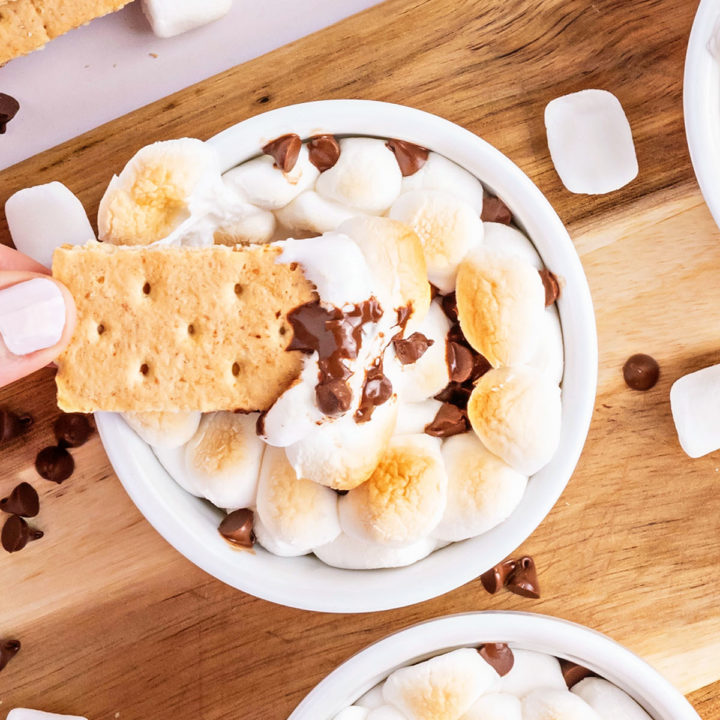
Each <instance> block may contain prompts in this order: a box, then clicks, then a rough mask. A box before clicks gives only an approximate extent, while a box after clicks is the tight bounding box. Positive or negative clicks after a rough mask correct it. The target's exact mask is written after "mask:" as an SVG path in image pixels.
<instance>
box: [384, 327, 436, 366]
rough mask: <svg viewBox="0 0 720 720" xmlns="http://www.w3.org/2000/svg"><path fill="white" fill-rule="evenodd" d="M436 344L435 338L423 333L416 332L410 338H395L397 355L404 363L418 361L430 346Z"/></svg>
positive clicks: (409, 363)
mask: <svg viewBox="0 0 720 720" xmlns="http://www.w3.org/2000/svg"><path fill="white" fill-rule="evenodd" d="M434 344H435V341H434V340H430V339H429V338H426V337H425V336H424V335H423V334H422V333H419V332H414V333H413V334H412V335H411V336H410V337H409V338H407V339H404V340H403V339H402V338H399V337H396V338H395V339H394V340H393V346H394V347H395V355H397V359H398V360H399V361H400V362H401V363H402V364H403V365H412V364H413V363H416V362H417V361H418V360H419V359H420V358H421V357H422V356H423V355H424V354H425V353H426V352H427V349H428V348H429V347H431V346H432V345H434Z"/></svg>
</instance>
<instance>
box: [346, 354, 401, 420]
mask: <svg viewBox="0 0 720 720" xmlns="http://www.w3.org/2000/svg"><path fill="white" fill-rule="evenodd" d="M392 391H393V387H392V383H391V382H390V378H389V377H388V376H387V375H385V371H384V370H383V361H382V357H380V358H378V359H377V360H376V361H375V365H373V366H372V367H370V368H369V369H368V370H366V371H365V382H364V383H363V388H362V394H361V396H360V403H359V404H358V409H357V410H356V411H355V415H354V416H353V417H354V420H355V422H357V423H363V422H367V421H368V420H370V418H371V417H372V414H373V412H374V411H375V408H376V407H378V406H380V405H382V404H383V403H386V402H387V401H388V400H389V399H390V396H391V395H392Z"/></svg>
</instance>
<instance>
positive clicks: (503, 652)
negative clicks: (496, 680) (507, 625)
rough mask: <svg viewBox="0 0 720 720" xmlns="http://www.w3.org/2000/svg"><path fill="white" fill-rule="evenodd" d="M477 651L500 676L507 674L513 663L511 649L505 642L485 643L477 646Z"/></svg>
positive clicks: (513, 658)
mask: <svg viewBox="0 0 720 720" xmlns="http://www.w3.org/2000/svg"><path fill="white" fill-rule="evenodd" d="M478 652H479V653H480V657H482V659H483V660H485V662H487V663H488V665H491V666H492V668H493V669H494V670H495V672H496V673H497V674H498V675H499V676H500V677H503V676H504V675H507V674H508V673H509V672H510V671H511V670H512V667H513V665H514V664H515V656H514V655H513V651H512V650H511V649H510V647H509V646H508V645H507V644H506V643H485V644H484V645H481V646H480V647H479V648H478Z"/></svg>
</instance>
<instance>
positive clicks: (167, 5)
mask: <svg viewBox="0 0 720 720" xmlns="http://www.w3.org/2000/svg"><path fill="white" fill-rule="evenodd" d="M231 7H232V0H142V10H143V13H145V17H147V19H148V22H149V23H150V27H152V31H153V32H154V33H155V34H156V35H157V36H158V37H161V38H168V37H173V36H174V35H180V33H184V32H187V31H188V30H194V29H195V28H197V27H201V26H202V25H207V24H208V23H211V22H214V21H215V20H218V19H220V18H221V17H223V15H227V13H228V11H229V10H230V8H231Z"/></svg>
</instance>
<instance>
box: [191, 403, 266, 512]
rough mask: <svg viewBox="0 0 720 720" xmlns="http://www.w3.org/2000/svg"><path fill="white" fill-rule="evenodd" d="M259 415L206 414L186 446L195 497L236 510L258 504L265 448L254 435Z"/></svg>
mask: <svg viewBox="0 0 720 720" xmlns="http://www.w3.org/2000/svg"><path fill="white" fill-rule="evenodd" d="M256 420H257V414H256V413H254V414H252V415H243V414H241V413H232V412H215V413H208V414H207V415H203V418H202V420H201V421H200V427H198V430H197V432H196V433H195V435H193V437H192V439H191V440H190V442H188V444H187V445H186V446H185V476H186V477H187V478H188V479H189V480H190V482H191V483H192V485H193V486H194V488H195V489H194V491H193V490H190V492H194V494H195V495H199V496H201V497H205V498H207V499H208V500H209V501H210V502H211V503H212V504H213V505H217V507H220V508H226V509H229V510H234V509H237V508H245V507H250V506H252V505H254V504H255V493H256V490H257V483H258V473H259V471H260V461H261V459H262V454H263V450H264V449H265V445H264V444H263V442H262V441H261V440H260V439H259V438H258V437H257V435H256V434H255V423H256Z"/></svg>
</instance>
